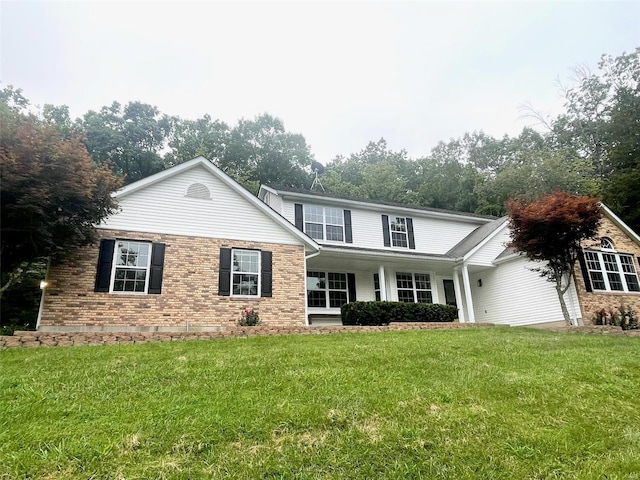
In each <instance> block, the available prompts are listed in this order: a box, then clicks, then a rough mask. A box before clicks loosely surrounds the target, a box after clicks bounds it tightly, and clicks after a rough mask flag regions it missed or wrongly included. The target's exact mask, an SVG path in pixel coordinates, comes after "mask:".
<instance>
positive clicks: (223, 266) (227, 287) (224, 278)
mask: <svg viewBox="0 0 640 480" xmlns="http://www.w3.org/2000/svg"><path fill="white" fill-rule="evenodd" d="M218 295H223V296H226V297H228V296H229V295H231V249H230V248H221V249H220V270H219V275H218Z"/></svg>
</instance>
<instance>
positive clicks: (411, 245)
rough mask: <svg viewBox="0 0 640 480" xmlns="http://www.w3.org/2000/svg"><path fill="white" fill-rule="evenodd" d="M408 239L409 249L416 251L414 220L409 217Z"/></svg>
mask: <svg viewBox="0 0 640 480" xmlns="http://www.w3.org/2000/svg"><path fill="white" fill-rule="evenodd" d="M407 237H409V248H410V249H412V250H415V249H416V241H415V239H414V238H413V219H411V218H409V217H407Z"/></svg>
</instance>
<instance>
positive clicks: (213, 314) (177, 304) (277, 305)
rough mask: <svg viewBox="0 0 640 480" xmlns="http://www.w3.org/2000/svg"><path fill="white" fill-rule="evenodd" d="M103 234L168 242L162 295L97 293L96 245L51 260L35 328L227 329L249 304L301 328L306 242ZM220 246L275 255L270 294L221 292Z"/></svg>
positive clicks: (268, 320) (268, 318)
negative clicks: (252, 295)
mask: <svg viewBox="0 0 640 480" xmlns="http://www.w3.org/2000/svg"><path fill="white" fill-rule="evenodd" d="M98 234H99V237H100V238H113V239H115V238H118V239H127V240H141V241H149V242H162V243H165V244H166V250H165V259H164V272H163V281H162V293H161V294H159V295H151V294H149V295H147V294H120V293H117V294H111V293H96V292H94V284H95V277H96V269H97V262H98V254H99V242H97V243H96V244H95V245H93V246H90V247H86V248H83V249H80V250H78V251H77V252H75V253H74V254H73V255H69V256H68V257H67V258H66V259H65V260H64V261H62V262H61V263H59V264H54V265H51V268H50V271H49V275H48V278H47V282H48V286H47V288H46V290H45V295H44V304H43V311H42V317H41V320H40V327H41V328H42V327H44V328H45V329H46V328H47V327H78V328H81V327H90V328H91V327H93V328H96V327H97V328H100V327H151V326H152V327H166V328H185V327H186V325H187V322H188V324H189V326H190V327H196V328H198V327H200V328H202V327H226V326H230V325H234V324H235V323H236V322H237V321H238V320H239V319H240V315H241V312H242V311H243V310H244V309H246V308H253V309H255V310H256V311H257V312H258V313H259V315H260V319H261V321H262V322H263V324H265V325H272V326H294V325H303V324H304V317H305V302H306V299H305V295H306V292H305V278H304V271H305V269H304V263H305V259H304V247H303V246H302V245H281V244H270V243H259V242H247V241H237V240H224V239H215V238H200V237H186V236H177V235H165V234H150V233H135V232H126V231H115V230H98ZM220 247H230V248H251V249H260V250H268V251H271V252H272V265H273V296H272V297H265V298H255V299H253V298H239V297H228V296H219V295H218V275H219V271H218V270H219V256H220Z"/></svg>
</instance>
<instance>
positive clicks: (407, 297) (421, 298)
mask: <svg viewBox="0 0 640 480" xmlns="http://www.w3.org/2000/svg"><path fill="white" fill-rule="evenodd" d="M396 287H397V290H398V301H400V302H406V303H433V290H432V288H431V276H430V275H429V274H428V273H407V272H398V273H396Z"/></svg>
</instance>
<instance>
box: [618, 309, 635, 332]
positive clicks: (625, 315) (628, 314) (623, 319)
mask: <svg viewBox="0 0 640 480" xmlns="http://www.w3.org/2000/svg"><path fill="white" fill-rule="evenodd" d="M618 310H619V311H620V314H619V318H620V326H621V327H622V329H623V330H637V329H638V328H640V325H638V314H637V313H636V312H635V311H634V310H632V309H631V307H630V306H626V307H625V306H623V305H620V307H619V308H618Z"/></svg>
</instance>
